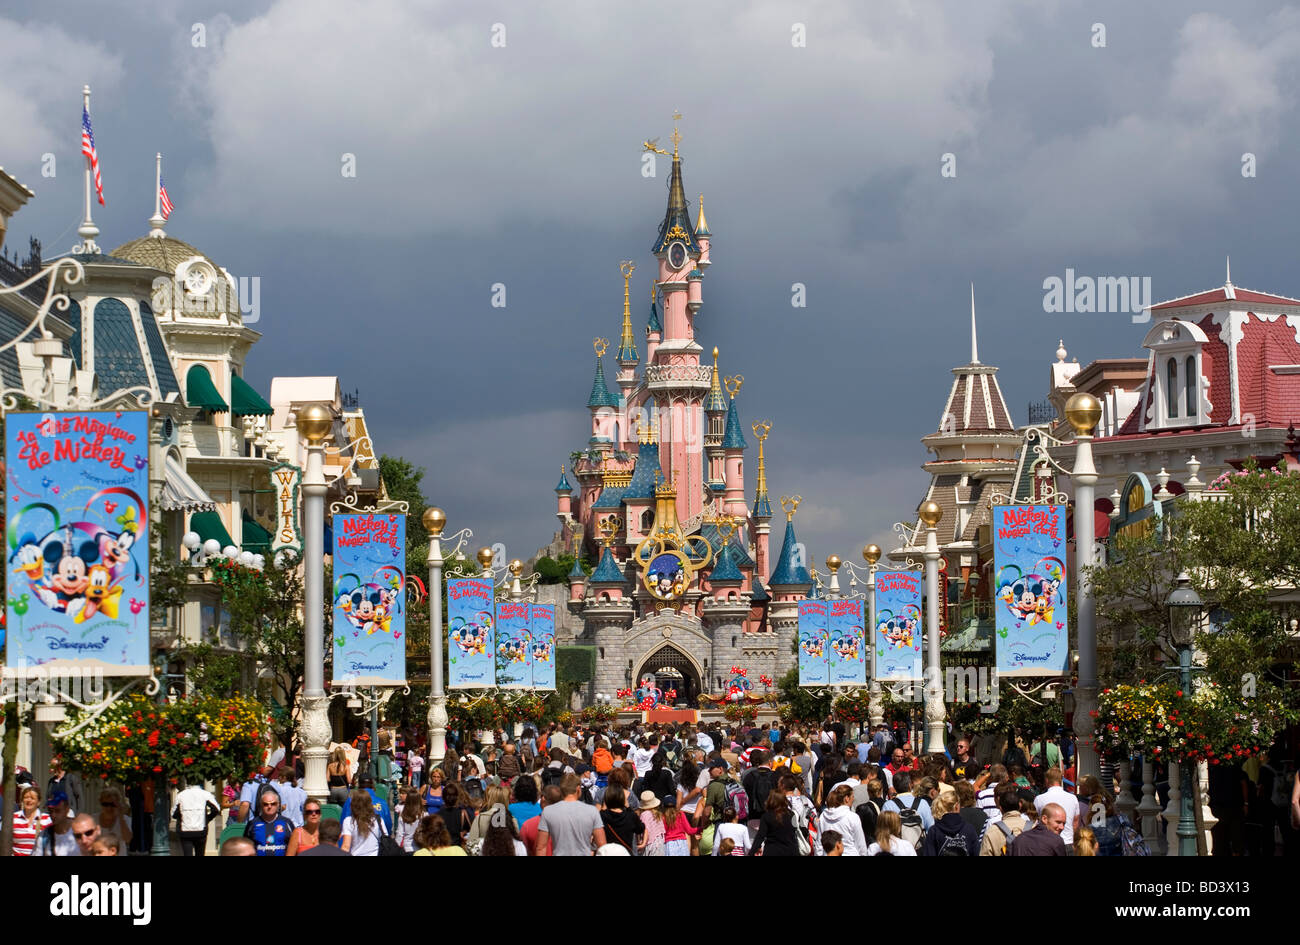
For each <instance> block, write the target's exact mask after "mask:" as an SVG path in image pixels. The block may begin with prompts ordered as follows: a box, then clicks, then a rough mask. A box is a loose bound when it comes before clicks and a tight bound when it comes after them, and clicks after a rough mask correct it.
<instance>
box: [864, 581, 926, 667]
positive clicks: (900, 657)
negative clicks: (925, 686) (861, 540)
mask: <svg viewBox="0 0 1300 945" xmlns="http://www.w3.org/2000/svg"><path fill="white" fill-rule="evenodd" d="M921 626H922V620H921V573H920V572H919V571H877V572H876V629H875V635H874V643H875V647H876V678H877V679H880V680H882V681H885V682H898V681H901V680H908V679H920V678H921Z"/></svg>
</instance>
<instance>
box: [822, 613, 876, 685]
mask: <svg viewBox="0 0 1300 945" xmlns="http://www.w3.org/2000/svg"><path fill="white" fill-rule="evenodd" d="M865 603H866V601H863V600H859V599H855V598H848V599H841V600H832V601H829V604H830V615H829V617H828V622H827V629H828V630H829V632H830V640H829V649H828V650H827V652H828V653H829V654H830V681H831V685H832V686H865V685H866V684H867V639H866V636H867V635H866V631H865V630H864V629H863V628H864V627H865V626H866V621H865V620H864V619H863V617H862V613H863V606H864V605H865Z"/></svg>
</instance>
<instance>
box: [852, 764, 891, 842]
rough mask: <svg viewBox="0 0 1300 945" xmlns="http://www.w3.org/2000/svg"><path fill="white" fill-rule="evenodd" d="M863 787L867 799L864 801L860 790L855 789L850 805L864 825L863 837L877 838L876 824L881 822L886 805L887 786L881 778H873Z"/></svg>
mask: <svg viewBox="0 0 1300 945" xmlns="http://www.w3.org/2000/svg"><path fill="white" fill-rule="evenodd" d="M862 787H864V788H866V790H867V796H866V798H865V799H862V798H861V794H860V793H859V789H858V788H854V789H853V796H852V798H851V800H850V803H851V805H852V806H853V812H854V813H855V814H857V815H858V820H859V821H860V822H861V824H862V834H863V836H866V837H872V836H875V833H876V824H877V823H878V822H879V821H880V811H881V808H882V807H883V806H884V803H885V785H884V782H882V781H881V780H880V779H879V778H872V779H871V780H869V781H864V782H862ZM864 855H865V854H864Z"/></svg>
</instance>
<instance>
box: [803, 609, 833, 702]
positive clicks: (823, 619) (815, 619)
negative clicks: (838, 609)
mask: <svg viewBox="0 0 1300 945" xmlns="http://www.w3.org/2000/svg"><path fill="white" fill-rule="evenodd" d="M828 619H829V618H828V615H827V612H826V601H824V600H816V599H814V600H808V599H804V600H801V601H799V685H801V686H827V685H830V681H831V658H830V629H829V624H828Z"/></svg>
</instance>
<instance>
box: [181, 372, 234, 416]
mask: <svg viewBox="0 0 1300 945" xmlns="http://www.w3.org/2000/svg"><path fill="white" fill-rule="evenodd" d="M185 402H186V403H187V404H189V405H190V406H191V407H199V408H201V409H203V410H207V411H210V412H212V413H229V412H230V405H229V404H227V403H226V402H225V401H224V400H222V399H221V395H220V394H218V393H217V387H216V385H215V384H213V383H212V375H211V374H209V373H208V369H207V368H205V367H204V366H203V365H202V364H196V365H194V366H193V367H192V368H190V370H189V373H188V374H186V375H185Z"/></svg>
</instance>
